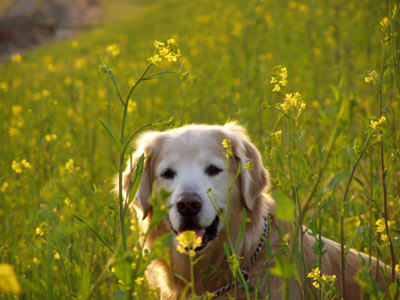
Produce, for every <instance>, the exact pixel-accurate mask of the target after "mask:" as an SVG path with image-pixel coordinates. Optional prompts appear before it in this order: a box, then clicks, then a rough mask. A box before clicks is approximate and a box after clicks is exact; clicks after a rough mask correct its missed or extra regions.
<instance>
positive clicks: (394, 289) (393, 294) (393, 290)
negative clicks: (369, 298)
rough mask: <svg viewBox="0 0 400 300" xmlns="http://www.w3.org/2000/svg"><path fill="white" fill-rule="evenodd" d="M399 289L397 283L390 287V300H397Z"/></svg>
mask: <svg viewBox="0 0 400 300" xmlns="http://www.w3.org/2000/svg"><path fill="white" fill-rule="evenodd" d="M397 289H398V284H397V282H392V283H391V284H390V285H389V296H390V299H395V297H396V294H397Z"/></svg>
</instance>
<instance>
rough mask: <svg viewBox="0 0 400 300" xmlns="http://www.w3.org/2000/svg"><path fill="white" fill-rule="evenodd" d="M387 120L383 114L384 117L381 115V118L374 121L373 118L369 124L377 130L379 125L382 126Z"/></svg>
mask: <svg viewBox="0 0 400 300" xmlns="http://www.w3.org/2000/svg"><path fill="white" fill-rule="evenodd" d="M385 122H386V118H385V116H382V117H380V119H379V120H377V121H372V120H371V122H370V124H369V126H370V127H371V128H372V129H374V130H376V129H378V128H379V127H381V126H382V125H383V124H385Z"/></svg>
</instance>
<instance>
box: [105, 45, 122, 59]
mask: <svg viewBox="0 0 400 300" xmlns="http://www.w3.org/2000/svg"><path fill="white" fill-rule="evenodd" d="M106 51H107V52H108V53H110V54H111V56H112V57H115V56H117V55H118V54H119V53H120V51H119V47H118V45H117V44H112V45H109V46H107V48H106Z"/></svg>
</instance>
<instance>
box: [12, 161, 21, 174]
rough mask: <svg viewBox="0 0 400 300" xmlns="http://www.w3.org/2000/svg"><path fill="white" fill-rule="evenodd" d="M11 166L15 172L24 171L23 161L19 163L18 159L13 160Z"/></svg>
mask: <svg viewBox="0 0 400 300" xmlns="http://www.w3.org/2000/svg"><path fill="white" fill-rule="evenodd" d="M11 168H12V169H13V170H14V172H15V173H17V174H19V173H22V166H21V163H19V162H18V161H16V160H13V162H12V164H11Z"/></svg>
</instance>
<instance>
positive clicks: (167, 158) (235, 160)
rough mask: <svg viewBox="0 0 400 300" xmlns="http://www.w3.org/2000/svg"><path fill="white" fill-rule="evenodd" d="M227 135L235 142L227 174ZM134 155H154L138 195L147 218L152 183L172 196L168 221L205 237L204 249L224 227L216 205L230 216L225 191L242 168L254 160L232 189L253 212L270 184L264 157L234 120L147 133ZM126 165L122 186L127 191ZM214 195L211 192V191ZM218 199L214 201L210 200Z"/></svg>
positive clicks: (175, 229) (137, 202)
mask: <svg viewBox="0 0 400 300" xmlns="http://www.w3.org/2000/svg"><path fill="white" fill-rule="evenodd" d="M224 139H227V140H230V141H231V143H232V157H231V158H230V161H229V168H228V169H229V174H227V166H226V158H225V156H224V149H223V147H222V145H221V143H222V141H223V140H224ZM136 143H137V151H136V156H140V155H141V154H142V153H145V154H148V153H150V152H151V155H150V156H149V157H148V158H147V159H146V161H145V165H144V171H143V177H142V181H141V184H140V187H139V189H138V192H137V194H136V197H135V205H136V206H137V207H138V208H139V210H140V211H141V213H142V217H143V219H144V218H146V217H147V216H148V214H149V212H150V211H151V209H152V207H151V205H150V201H149V200H150V197H151V193H152V187H153V184H154V182H156V184H157V187H165V188H166V189H167V190H168V191H170V193H171V195H170V197H169V200H168V204H169V205H170V206H171V209H170V210H169V213H168V215H167V218H168V223H169V224H170V227H171V230H172V231H173V232H174V233H175V234H179V233H180V232H183V231H186V230H193V231H195V232H196V235H197V236H200V237H201V238H202V241H203V243H202V246H201V247H199V248H197V249H196V250H197V251H199V250H202V249H203V248H205V247H206V246H207V244H208V243H209V242H211V241H212V240H213V239H214V238H215V237H216V236H217V234H218V232H219V230H220V229H221V228H222V227H223V225H222V223H221V222H219V220H218V216H217V213H216V210H215V207H214V206H215V205H216V206H217V207H218V209H219V210H220V211H221V212H222V214H223V215H224V216H226V210H227V190H228V177H229V183H231V184H232V182H234V178H235V175H236V173H237V170H238V168H239V165H240V166H241V168H243V166H244V165H245V164H246V163H248V162H252V165H253V166H254V168H253V169H246V170H242V172H241V173H240V175H239V178H237V180H236V184H235V185H234V187H233V189H232V190H231V191H230V194H231V195H232V196H231V197H230V199H231V201H232V202H234V201H236V202H238V203H232V205H236V206H240V207H242V208H243V207H245V208H246V209H248V210H253V209H255V208H254V204H255V201H256V199H257V197H258V196H259V195H260V194H261V193H262V192H263V191H264V190H265V189H266V188H267V186H268V173H267V171H266V170H265V168H264V167H263V165H262V162H261V156H260V154H259V152H258V150H257V149H256V147H255V146H254V145H253V144H252V143H251V142H250V141H249V139H248V137H247V135H246V133H245V130H244V128H243V127H241V126H239V125H237V124H236V123H228V124H226V125H224V126H217V125H188V126H184V127H181V128H177V129H173V130H169V131H166V132H155V131H151V132H145V133H143V134H142V135H141V136H140V137H139V138H138V139H137V142H136ZM130 172H131V171H130V170H129V169H128V170H127V171H126V172H125V174H124V183H123V187H124V190H125V192H126V191H127V190H128V189H129V174H130ZM210 190H211V192H212V195H211V193H209V192H207V191H210ZM212 198H214V199H215V202H214V200H213V199H212ZM213 202H214V203H213Z"/></svg>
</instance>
